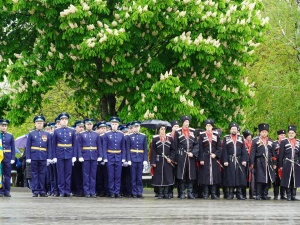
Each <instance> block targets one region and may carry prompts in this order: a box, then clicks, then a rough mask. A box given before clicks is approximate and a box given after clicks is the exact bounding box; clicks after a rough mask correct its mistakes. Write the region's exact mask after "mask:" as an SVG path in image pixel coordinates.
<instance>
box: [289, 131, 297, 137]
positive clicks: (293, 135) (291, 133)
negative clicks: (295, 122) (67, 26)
mask: <svg viewBox="0 0 300 225" xmlns="http://www.w3.org/2000/svg"><path fill="white" fill-rule="evenodd" d="M288 135H289V138H295V137H296V133H295V131H293V130H290V131H289V133H288Z"/></svg>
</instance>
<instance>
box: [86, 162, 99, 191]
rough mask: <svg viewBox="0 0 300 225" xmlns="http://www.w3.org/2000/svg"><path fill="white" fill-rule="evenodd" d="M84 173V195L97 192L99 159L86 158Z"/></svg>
mask: <svg viewBox="0 0 300 225" xmlns="http://www.w3.org/2000/svg"><path fill="white" fill-rule="evenodd" d="M82 174H83V190H84V195H95V194H96V190H95V189H96V174H97V161H96V160H85V161H83V162H82Z"/></svg>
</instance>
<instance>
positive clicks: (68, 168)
mask: <svg viewBox="0 0 300 225" xmlns="http://www.w3.org/2000/svg"><path fill="white" fill-rule="evenodd" d="M56 169H57V178H58V179H57V180H58V190H59V193H60V194H61V195H70V192H71V174H72V159H57V163H56Z"/></svg>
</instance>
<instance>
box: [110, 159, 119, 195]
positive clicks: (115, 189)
mask: <svg viewBox="0 0 300 225" xmlns="http://www.w3.org/2000/svg"><path fill="white" fill-rule="evenodd" d="M121 172H122V161H119V162H110V161H108V162H107V174H108V190H109V193H110V194H115V195H118V194H120V186H121Z"/></svg>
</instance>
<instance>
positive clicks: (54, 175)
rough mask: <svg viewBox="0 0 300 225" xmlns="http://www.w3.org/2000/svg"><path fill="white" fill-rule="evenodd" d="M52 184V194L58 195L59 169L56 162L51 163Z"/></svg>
mask: <svg viewBox="0 0 300 225" xmlns="http://www.w3.org/2000/svg"><path fill="white" fill-rule="evenodd" d="M49 167H50V186H51V191H50V193H51V194H52V195H58V194H59V192H58V183H57V169H56V164H50V165H49Z"/></svg>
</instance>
